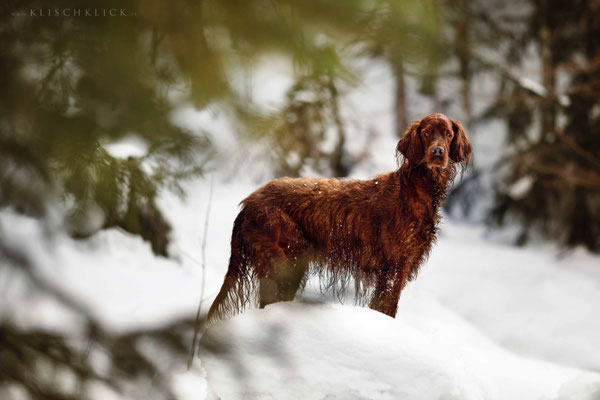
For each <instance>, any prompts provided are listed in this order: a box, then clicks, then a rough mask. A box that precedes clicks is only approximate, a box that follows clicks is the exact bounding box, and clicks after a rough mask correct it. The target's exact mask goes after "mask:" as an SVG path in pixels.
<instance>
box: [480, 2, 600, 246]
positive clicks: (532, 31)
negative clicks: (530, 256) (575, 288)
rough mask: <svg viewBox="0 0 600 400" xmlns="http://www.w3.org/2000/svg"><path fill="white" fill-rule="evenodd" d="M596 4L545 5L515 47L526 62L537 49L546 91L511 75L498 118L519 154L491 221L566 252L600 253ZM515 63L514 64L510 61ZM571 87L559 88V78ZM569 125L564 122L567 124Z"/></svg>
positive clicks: (508, 161)
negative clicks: (517, 226)
mask: <svg viewBox="0 0 600 400" xmlns="http://www.w3.org/2000/svg"><path fill="white" fill-rule="evenodd" d="M593 3H594V2H574V3H564V2H560V1H552V0H539V1H534V2H532V3H531V10H530V12H529V13H528V14H527V16H526V18H525V19H524V20H523V21H522V23H523V24H524V25H525V26H526V27H527V28H528V29H526V30H525V31H524V33H523V35H522V36H521V37H518V38H516V40H512V41H510V42H509V44H510V46H509V52H511V53H512V54H516V55H517V57H515V58H516V61H519V60H521V59H522V54H523V51H524V49H525V47H526V45H528V44H529V43H533V44H534V45H535V48H536V49H537V51H538V55H539V59H540V77H541V87H535V86H532V85H531V84H529V83H528V82H524V81H523V80H522V79H520V78H519V77H515V76H514V75H510V74H505V76H504V78H503V84H502V85H501V86H500V91H499V99H498V101H497V102H496V103H495V104H494V106H493V108H492V109H491V110H490V111H491V112H490V115H495V116H499V117H501V118H504V119H505V120H506V122H507V127H508V133H509V134H508V141H509V143H510V144H511V147H510V148H511V149H512V150H513V154H507V156H506V157H505V158H503V160H502V161H501V163H502V164H503V165H508V168H507V169H505V170H503V171H502V172H503V175H502V180H501V182H500V183H499V185H498V186H497V188H496V193H495V200H494V207H493V208H492V210H491V213H490V222H491V223H493V224H500V225H501V224H504V223H507V222H508V221H516V222H517V223H518V224H520V226H521V227H522V230H521V235H520V237H519V239H518V242H519V243H525V242H526V241H527V240H528V239H529V237H530V235H531V234H532V233H534V232H535V233H537V234H541V235H543V236H546V237H549V238H552V239H555V240H557V241H559V242H560V243H562V244H564V245H566V246H569V247H571V246H577V245H583V246H585V247H587V248H588V249H590V250H593V251H599V250H600V218H599V217H600V191H599V190H600V185H598V182H600V180H599V178H600V171H599V169H598V166H599V164H598V161H597V160H598V157H599V155H600V140H599V139H598V138H599V137H600V131H599V128H600V126H599V125H598V119H599V116H598V115H597V114H598V112H597V110H598V108H599V107H600V105H599V103H598V101H599V99H598V96H597V95H595V94H593V93H597V92H593V90H594V88H598V85H599V83H598V82H599V81H600V69H599V68H598V59H599V56H600V53H599V52H598V50H597V49H598V47H597V45H596V44H595V41H596V39H594V38H596V37H597V34H598V15H599V14H598V12H597V11H598V10H597V5H594V4H593ZM508 59H509V60H510V58H508ZM559 75H560V76H561V77H562V78H563V79H564V81H566V82H567V84H566V85H565V87H564V88H563V87H561V88H559V87H557V81H558V76H559ZM561 120H564V121H565V122H564V123H562V122H560V123H559V121H561Z"/></svg>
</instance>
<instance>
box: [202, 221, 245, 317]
mask: <svg viewBox="0 0 600 400" xmlns="http://www.w3.org/2000/svg"><path fill="white" fill-rule="evenodd" d="M244 217H245V213H244V210H242V211H241V212H240V213H239V214H238V216H237V218H236V219H235V222H234V224H233V233H232V236H231V257H230V259H229V267H228V268H227V274H226V275H225V280H224V282H223V285H222V286H221V290H220V291H219V293H218V294H217V297H216V298H215V301H214V302H213V303H212V305H211V306H210V309H209V310H208V314H207V316H206V321H207V323H208V324H209V325H210V324H212V323H214V322H216V321H219V320H221V319H224V318H226V317H230V316H232V315H235V314H237V313H239V312H240V311H241V310H242V309H244V308H245V307H246V306H248V305H249V304H250V303H252V301H253V300H254V301H255V300H256V299H254V297H256V295H255V293H256V290H255V286H256V285H255V281H256V279H254V277H253V273H252V271H251V270H250V268H249V266H248V265H246V264H247V263H246V261H247V259H248V258H247V257H246V246H245V243H244V242H243V238H242V234H241V232H240V231H241V226H242V222H243V220H244Z"/></svg>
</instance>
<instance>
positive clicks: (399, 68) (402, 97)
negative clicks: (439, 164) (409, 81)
mask: <svg viewBox="0 0 600 400" xmlns="http://www.w3.org/2000/svg"><path fill="white" fill-rule="evenodd" d="M392 68H393V74H394V78H395V80H396V90H395V92H394V115H395V117H396V120H395V124H396V136H398V137H402V134H403V133H404V130H405V129H406V127H407V126H408V122H409V121H408V113H407V111H406V90H405V87H404V63H403V62H402V61H400V62H398V63H397V64H396V65H394V66H392Z"/></svg>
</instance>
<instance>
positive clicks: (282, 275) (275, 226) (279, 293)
mask: <svg viewBox="0 0 600 400" xmlns="http://www.w3.org/2000/svg"><path fill="white" fill-rule="evenodd" d="M268 221H269V224H268V226H266V227H263V228H267V229H260V230H257V231H255V232H254V233H255V235H254V236H253V242H254V246H256V247H255V249H256V250H257V251H255V252H254V254H256V256H257V261H258V265H259V268H257V270H258V271H259V307H260V308H264V307H265V306H267V305H269V304H271V303H276V302H280V301H291V300H293V299H294V296H295V295H296V292H298V290H299V289H300V287H301V286H302V284H303V282H304V277H305V275H306V273H307V271H308V259H307V257H305V256H304V252H305V250H306V248H307V242H306V239H304V237H303V235H302V233H301V232H300V229H299V228H298V226H297V225H296V223H295V222H293V221H292V220H291V219H290V218H289V217H288V216H287V215H286V214H283V213H274V215H270V218H269V220H268Z"/></svg>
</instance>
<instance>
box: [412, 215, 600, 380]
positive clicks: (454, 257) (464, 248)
mask: <svg viewBox="0 0 600 400" xmlns="http://www.w3.org/2000/svg"><path fill="white" fill-rule="evenodd" d="M484 232H485V230H484V228H482V227H479V228H476V227H473V226H461V225H457V224H452V223H448V224H444V226H443V227H442V232H441V234H442V235H441V238H440V239H439V241H438V243H437V245H436V246H435V247H434V249H433V251H432V254H431V258H430V259H429V261H428V262H427V264H426V265H424V266H423V268H422V269H421V273H420V276H419V278H418V279H417V280H416V281H415V282H414V283H412V285H415V286H416V287H417V288H418V287H420V288H422V289H426V290H428V291H431V292H432V293H433V294H434V295H435V296H436V297H437V298H438V299H439V300H440V301H441V302H442V303H443V304H444V305H446V306H447V307H448V308H450V309H452V310H453V311H455V312H457V313H458V314H459V315H461V316H462V317H464V318H465V319H467V320H468V321H469V322H471V323H473V324H474V325H476V326H478V327H479V328H481V329H482V330H483V332H485V334H487V335H489V336H490V337H491V338H492V339H494V340H495V341H496V342H498V343H500V344H501V345H503V346H505V347H507V348H509V349H511V350H513V351H516V352H518V353H521V354H524V355H529V356H535V357H539V358H542V359H545V360H548V361H552V362H560V363H564V364H567V365H572V366H576V367H579V368H587V369H593V370H596V371H600V318H599V313H598V311H599V308H598V305H599V304H600V269H599V266H600V263H599V261H600V258H599V257H597V256H592V255H590V254H589V253H587V252H583V251H579V252H573V253H572V254H563V255H562V256H561V255H560V253H559V251H558V250H557V249H556V248H555V247H552V246H549V245H546V246H540V247H537V248H536V247H533V246H531V247H527V248H517V247H514V246H509V245H506V244H502V243H494V241H492V240H489V239H487V240H486V238H485V233H484ZM400 303H401V304H402V300H401V301H400Z"/></svg>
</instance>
